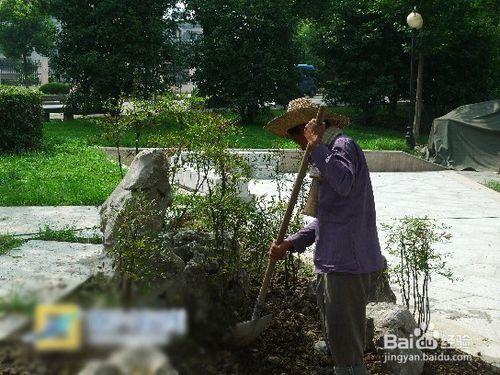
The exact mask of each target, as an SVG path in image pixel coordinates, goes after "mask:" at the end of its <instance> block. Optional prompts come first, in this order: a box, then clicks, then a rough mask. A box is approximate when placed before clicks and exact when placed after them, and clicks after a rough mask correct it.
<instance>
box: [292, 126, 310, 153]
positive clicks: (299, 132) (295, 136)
mask: <svg viewBox="0 0 500 375" xmlns="http://www.w3.org/2000/svg"><path fill="white" fill-rule="evenodd" d="M305 127H306V124H302V125H299V126H296V127H295V128H294V129H293V132H291V134H290V133H289V137H290V139H292V140H293V141H294V142H295V143H297V144H298V145H299V147H300V148H301V149H302V150H305V149H306V147H307V139H306V137H305V136H304V128H305Z"/></svg>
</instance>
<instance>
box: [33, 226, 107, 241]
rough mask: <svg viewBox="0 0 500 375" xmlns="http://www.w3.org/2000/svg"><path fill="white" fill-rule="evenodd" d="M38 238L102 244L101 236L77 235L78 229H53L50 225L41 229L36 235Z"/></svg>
mask: <svg viewBox="0 0 500 375" xmlns="http://www.w3.org/2000/svg"><path fill="white" fill-rule="evenodd" d="M35 239H37V240H42V241H59V242H73V243H93V244H101V243H102V238H101V237H100V236H92V237H88V238H87V237H81V236H78V235H77V229H75V228H70V227H66V228H63V229H52V228H51V227H49V226H48V225H47V226H45V228H43V229H40V231H39V232H38V235H37V236H36V237H35Z"/></svg>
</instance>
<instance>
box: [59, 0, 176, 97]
mask: <svg viewBox="0 0 500 375" xmlns="http://www.w3.org/2000/svg"><path fill="white" fill-rule="evenodd" d="M174 5H175V1H174V0H141V1H136V0H94V1H79V0H51V1H50V8H51V10H52V12H53V14H54V16H55V17H56V18H57V19H58V21H59V22H60V24H61V29H60V32H59V34H58V39H57V43H56V47H57V54H55V55H54V57H53V65H54V66H55V68H56V71H57V72H59V73H60V74H61V75H62V76H63V77H64V78H65V79H67V80H69V81H70V82H71V83H72V84H73V86H74V87H75V88H76V91H75V93H74V95H75V97H83V98H86V100H81V101H80V104H82V103H84V102H88V100H90V101H91V102H93V103H101V102H104V101H112V102H117V101H119V100H121V99H123V98H127V97H129V96H136V97H149V96H151V95H154V94H155V93H157V92H159V91H162V90H164V89H165V87H168V86H169V84H170V82H171V80H172V77H171V73H172V66H171V61H172V59H171V51H172V39H173V34H174V31H175V24H174V22H173V21H172V20H171V19H169V18H168V17H166V14H168V11H169V10H170V9H171V8H173V7H174Z"/></svg>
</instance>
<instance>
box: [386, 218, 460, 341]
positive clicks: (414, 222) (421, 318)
mask: <svg viewBox="0 0 500 375" xmlns="http://www.w3.org/2000/svg"><path fill="white" fill-rule="evenodd" d="M383 229H384V230H385V231H386V232H387V234H388V236H387V244H386V250H387V251H388V252H389V254H390V255H392V256H394V257H395V258H396V259H397V264H394V265H392V266H391V267H390V268H389V273H390V276H392V278H393V279H394V281H395V283H396V284H397V285H399V287H400V288H401V299H402V301H403V303H404V304H405V306H406V307H407V308H408V309H410V306H411V305H413V307H412V309H410V310H411V311H412V313H413V316H414V317H415V319H416V321H417V324H418V325H419V327H421V328H423V329H422V333H425V332H426V329H427V327H428V325H429V322H430V313H431V312H430V304H429V282H430V281H431V277H432V276H433V275H440V276H444V277H445V278H447V279H449V280H452V281H453V280H454V278H453V274H452V272H451V270H450V269H449V268H448V267H447V258H448V257H449V256H450V254H449V253H444V252H440V251H438V250H436V248H435V246H436V245H437V244H438V243H443V242H446V241H448V240H449V239H450V238H451V235H450V234H449V233H448V232H447V230H448V227H446V226H444V225H439V224H436V223H435V222H434V221H432V220H429V219H428V218H427V217H424V218H418V217H409V216H406V217H404V218H403V219H401V220H399V221H397V222H396V223H394V224H383Z"/></svg>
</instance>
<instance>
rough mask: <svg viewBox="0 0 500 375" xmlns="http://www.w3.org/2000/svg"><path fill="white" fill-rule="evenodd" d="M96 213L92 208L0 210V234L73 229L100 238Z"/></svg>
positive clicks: (6, 208)
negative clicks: (48, 228)
mask: <svg viewBox="0 0 500 375" xmlns="http://www.w3.org/2000/svg"><path fill="white" fill-rule="evenodd" d="M99 222H100V219H99V213H98V209H97V207H94V206H58V207H50V206H46V207H38V206H21V207H0V234H16V235H34V234H37V233H38V231H39V230H40V229H43V228H45V226H47V225H48V226H49V227H50V228H51V229H64V228H68V227H70V228H74V229H77V230H80V231H82V235H86V236H92V235H93V234H99V233H100V232H99V230H98V229H96V228H97V227H98V226H99Z"/></svg>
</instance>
